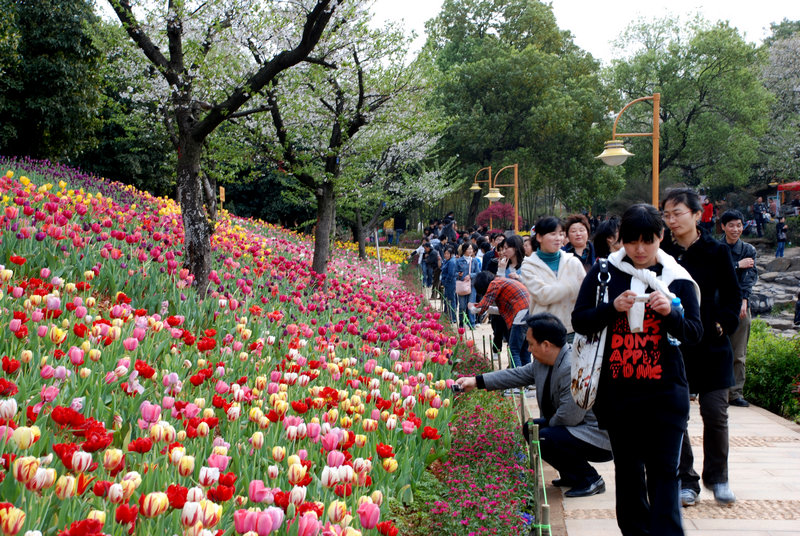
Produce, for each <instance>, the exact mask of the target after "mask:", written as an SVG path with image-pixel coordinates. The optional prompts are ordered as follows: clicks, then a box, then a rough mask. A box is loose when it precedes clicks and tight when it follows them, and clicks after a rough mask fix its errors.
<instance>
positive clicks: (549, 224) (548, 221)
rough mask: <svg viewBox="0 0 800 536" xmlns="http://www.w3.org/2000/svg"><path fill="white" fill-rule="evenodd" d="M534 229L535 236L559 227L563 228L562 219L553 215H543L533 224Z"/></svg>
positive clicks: (548, 232)
mask: <svg viewBox="0 0 800 536" xmlns="http://www.w3.org/2000/svg"><path fill="white" fill-rule="evenodd" d="M533 227H534V229H535V230H536V235H537V236H544V235H546V234H550V233H552V232H553V231H555V230H557V229H559V228H561V229H562V230H563V229H564V224H563V223H562V221H561V220H560V219H558V218H556V217H555V216H544V217H542V218H539V221H537V222H536V225H534V226H533Z"/></svg>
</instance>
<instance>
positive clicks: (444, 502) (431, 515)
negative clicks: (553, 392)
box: [390, 266, 535, 536]
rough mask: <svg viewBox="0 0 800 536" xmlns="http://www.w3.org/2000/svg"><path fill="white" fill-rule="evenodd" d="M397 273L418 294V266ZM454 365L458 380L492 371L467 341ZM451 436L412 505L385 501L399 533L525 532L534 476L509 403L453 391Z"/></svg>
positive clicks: (530, 512) (420, 535)
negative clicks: (447, 449)
mask: <svg viewBox="0 0 800 536" xmlns="http://www.w3.org/2000/svg"><path fill="white" fill-rule="evenodd" d="M403 275H404V277H403V279H404V281H406V283H407V284H408V285H409V287H411V288H415V287H417V288H419V290H420V291H421V287H420V281H419V278H418V277H417V272H416V267H410V266H407V267H406V271H405V273H404V274H403ZM461 331H462V333H463V330H461ZM452 361H453V362H454V366H453V373H454V375H455V376H456V377H458V376H462V375H468V376H473V375H476V374H482V373H485V372H489V371H490V370H491V366H490V364H489V362H488V361H487V359H486V358H485V357H484V356H482V355H480V354H479V353H478V352H477V351H476V350H475V348H474V345H473V343H472V341H471V340H468V341H467V344H464V345H460V346H458V347H457V348H455V351H454V355H453V358H452ZM450 431H451V436H452V445H451V450H450V453H449V455H448V456H447V458H443V461H440V462H437V463H435V464H434V465H432V466H431V470H430V471H429V472H428V473H427V474H426V475H425V476H426V477H427V478H424V479H423V481H422V482H421V486H420V488H421V489H419V490H418V493H417V495H416V496H415V502H414V504H413V505H410V506H408V505H402V504H400V503H399V502H398V501H397V500H396V499H393V500H392V501H390V502H391V504H392V511H393V513H394V514H395V516H396V517H397V523H398V526H399V528H400V529H401V533H402V534H405V535H408V536H450V535H456V534H457V535H468V536H477V535H482V534H497V535H500V534H502V535H505V534H509V535H510V534H527V533H528V529H529V527H530V524H531V522H532V521H534V519H533V512H534V510H535V505H534V502H533V497H532V495H531V493H530V491H531V490H532V487H531V486H532V483H531V481H532V479H533V475H532V474H531V472H530V470H529V469H528V458H527V445H526V444H525V443H524V441H523V439H522V433H521V426H520V425H519V418H518V414H517V408H516V406H515V404H514V402H513V400H512V399H509V398H504V397H503V396H502V395H501V394H500V393H498V392H486V391H473V392H471V393H465V394H459V395H457V397H456V399H455V402H454V414H453V418H452V422H451V424H450Z"/></svg>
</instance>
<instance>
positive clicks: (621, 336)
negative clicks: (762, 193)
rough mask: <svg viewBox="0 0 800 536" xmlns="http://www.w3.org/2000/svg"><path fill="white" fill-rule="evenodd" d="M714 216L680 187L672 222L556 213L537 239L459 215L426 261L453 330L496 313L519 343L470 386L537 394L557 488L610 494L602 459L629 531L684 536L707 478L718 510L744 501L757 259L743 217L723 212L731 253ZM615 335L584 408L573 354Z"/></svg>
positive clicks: (506, 336)
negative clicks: (738, 480) (576, 389)
mask: <svg viewBox="0 0 800 536" xmlns="http://www.w3.org/2000/svg"><path fill="white" fill-rule="evenodd" d="M707 212H708V211H707V209H706V208H705V206H704V202H703V200H702V199H701V197H700V196H699V195H698V193H697V192H695V191H694V190H692V189H689V188H677V189H673V190H671V191H669V192H667V195H666V197H665V199H664V202H663V205H662V210H658V209H656V208H655V207H653V206H650V205H644V204H639V205H634V206H631V207H630V208H629V209H628V210H627V211H625V213H624V214H623V215H622V217H621V218H608V219H605V220H604V221H602V222H597V225H596V226H593V225H592V224H591V223H590V220H589V219H588V218H587V217H586V215H583V214H575V215H572V216H569V217H567V218H566V219H564V220H562V219H559V218H556V217H552V216H550V217H545V218H541V219H539V220H538V221H537V222H536V225H535V226H534V227H533V229H532V230H531V234H530V236H525V237H522V236H518V235H514V234H505V233H502V234H501V233H493V232H489V231H488V230H487V229H481V228H473V229H470V230H469V231H468V232H466V233H461V232H459V230H458V226H457V223H456V221H455V219H454V218H452V216H451V217H448V218H445V219H444V220H443V221H442V222H434V223H432V225H431V226H430V227H429V228H428V229H427V230H426V232H427V234H426V238H425V240H424V242H423V244H422V245H421V247H420V249H419V250H418V252H416V254H417V255H418V259H417V260H418V262H419V263H420V265H421V267H422V270H423V273H424V284H425V286H426V287H430V288H433V287H435V286H436V285H441V289H442V296H443V299H444V302H445V304H446V309H447V312H448V314H449V318H450V320H451V321H453V322H454V323H458V325H460V326H468V325H470V326H471V325H474V323H475V322H480V321H481V319H482V318H483V317H484V314H485V313H486V312H487V311H488V310H489V308H490V307H492V306H494V307H496V308H497V311H496V314H492V315H489V318H490V321H491V323H492V328H493V331H494V337H493V345H492V346H493V351H494V352H499V351H500V349H501V348H502V344H503V342H506V343H507V344H508V349H509V353H510V354H511V365H510V367H509V369H505V370H499V371H495V372H491V373H488V374H484V375H480V376H476V377H465V378H460V379H458V380H457V383H458V384H459V386H460V387H462V388H463V389H464V390H467V391H468V390H471V389H475V388H483V389H509V388H525V387H529V386H531V385H532V384H533V385H535V386H536V397H537V401H538V403H539V408H540V411H541V417H540V419H538V423H539V424H540V427H541V429H540V445H541V450H542V456H543V458H544V460H545V461H547V462H548V463H550V464H551V465H552V466H553V467H555V468H556V469H557V470H558V471H559V475H560V478H559V479H557V480H556V481H554V484H555V485H557V486H568V487H570V490H569V491H567V492H566V493H565V495H566V496H567V497H583V496H589V495H594V494H596V493H602V492H604V491H605V483H604V482H603V479H602V477H601V476H600V475H599V474H598V473H597V471H596V470H595V469H594V468H593V467H592V466H591V463H590V462H599V461H607V460H610V459H612V458H613V460H614V464H615V480H616V500H617V520H618V524H619V526H620V529H621V530H622V533H623V534H625V535H629V534H630V535H634V534H636V535H639V534H683V529H682V526H681V511H680V510H681V507H682V506H683V507H688V506H692V505H694V504H695V503H696V501H697V497H698V494H699V493H700V482H701V481H702V483H703V484H704V485H705V487H706V488H708V489H709V490H711V492H712V493H713V496H714V499H715V500H716V501H717V502H718V503H720V504H731V503H733V502H735V500H736V498H735V495H734V494H733V492H732V490H731V487H730V485H729V482H728V481H729V476H728V408H729V406H730V405H734V406H746V405H748V403H747V401H746V400H744V398H743V397H742V386H743V384H744V370H745V356H746V348H747V338H748V336H749V320H750V316H749V306H748V298H749V294H750V291H751V289H752V287H753V284H754V283H755V281H756V279H757V272H756V269H755V256H756V252H755V248H753V246H751V245H750V244H747V243H745V242H743V241H742V240H741V238H740V236H741V235H742V230H743V227H744V224H745V216H743V215H742V213H741V212H739V211H735V210H730V211H726V212H724V213H723V214H722V215H721V216H720V220H721V221H720V223H721V227H722V229H723V232H724V239H723V240H721V241H718V240H716V239H715V238H714V237H713V234H712V232H711V231H712V230H713V229H711V228H709V226H708V225H707V224H708V223H709V221H708V219H707V217H706V216H707ZM704 219H705V220H706V221H704ZM601 259H605V260H602V261H601ZM601 264H602V266H603V268H602V269H601V267H600V266H601ZM601 270H604V271H602V273H601ZM600 276H603V277H606V278H608V279H607V285H604V287H603V288H604V289H605V290H606V292H607V300H606V301H601V300H599V298H598V285H599V284H600V283H599V281H600V280H601V277H600ZM604 329H605V330H607V337H606V339H605V348H604V351H603V359H602V365H601V367H602V368H601V372H600V382H599V386H598V390H597V397H596V401H595V403H594V405H593V406H592V407H591V409H582V408H580V407H578V405H577V404H576V402H575V401H574V400H573V398H572V395H571V392H570V384H571V381H572V379H571V377H570V366H571V360H572V347H571V343H572V342H573V338H574V337H575V334H576V333H578V334H581V335H587V336H589V335H591V334H594V333H598V332H599V331H602V330H604ZM690 398H696V399H697V400H698V402H699V406H700V416H701V419H702V421H703V454H704V456H703V463H702V469H701V471H700V473H699V474H698V472H696V471H695V467H694V466H695V464H694V458H693V452H692V445H691V442H690V441H689V437H688V435H687V423H688V420H689V404H690Z"/></svg>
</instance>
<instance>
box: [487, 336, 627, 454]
mask: <svg viewBox="0 0 800 536" xmlns="http://www.w3.org/2000/svg"><path fill="white" fill-rule="evenodd" d="M571 359H572V347H571V346H570V345H569V344H567V345H566V346H564V347H563V348H562V349H561V353H560V354H558V357H557V358H556V362H555V363H554V364H553V367H552V369H553V374H552V376H551V377H550V392H549V393H545V392H543V391H544V384H545V380H546V379H547V373H548V371H549V370H550V368H551V367H550V366H548V365H545V364H544V363H540V362H539V361H537V360H536V359H534V360H533V361H531V362H530V363H528V364H527V365H525V366H524V367H517V368H513V369H505V370H498V371H495V372H490V373H488V374H483V375H481V376H477V377H476V381H477V384H478V387H480V388H482V389H489V390H490V391H491V390H496V389H508V388H511V387H524V386H527V385H531V384H535V385H537V386H540V387H541V388H537V389H536V401H537V402H538V403H539V409H540V410H541V408H542V407H544V403H543V401H544V397H545V396H548V397H550V402H551V404H552V407H553V408H555V414H554V415H553V416H552V417H550V419H549V421H548V422H547V426H565V427H566V429H567V431H568V432H569V433H570V434H571V435H572V436H573V437H577V438H578V439H580V440H582V441H585V442H587V443H589V444H590V445H594V446H595V447H598V448H601V449H605V450H611V442H610V441H609V440H608V433H607V432H605V431H604V430H600V428H598V426H597V418H596V417H595V416H594V412H592V410H588V411H587V410H585V409H582V408H580V407H578V405H577V404H576V403H575V400H574V399H573V398H572V392H571V390H570V384H571V383H572V378H571V375H570V368H571V363H572V361H571Z"/></svg>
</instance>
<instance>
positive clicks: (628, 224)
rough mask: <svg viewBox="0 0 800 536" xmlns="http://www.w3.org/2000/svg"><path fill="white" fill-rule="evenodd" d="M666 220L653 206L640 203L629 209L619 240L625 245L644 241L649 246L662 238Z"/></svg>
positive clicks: (620, 230) (624, 215) (625, 214)
mask: <svg viewBox="0 0 800 536" xmlns="http://www.w3.org/2000/svg"><path fill="white" fill-rule="evenodd" d="M663 230H664V220H663V219H662V218H661V213H660V212H659V211H658V209H656V207H654V206H653V205H648V204H646V203H639V204H636V205H633V206H632V207H629V208H628V210H626V211H625V213H624V214H623V215H622V221H620V224H619V238H620V240H622V243H623V244H628V243H630V242H636V241H637V240H640V239H641V240H644V241H645V242H647V243H648V244H650V243H652V242H653V240H655V239H656V238H661V233H662V232H663Z"/></svg>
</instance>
